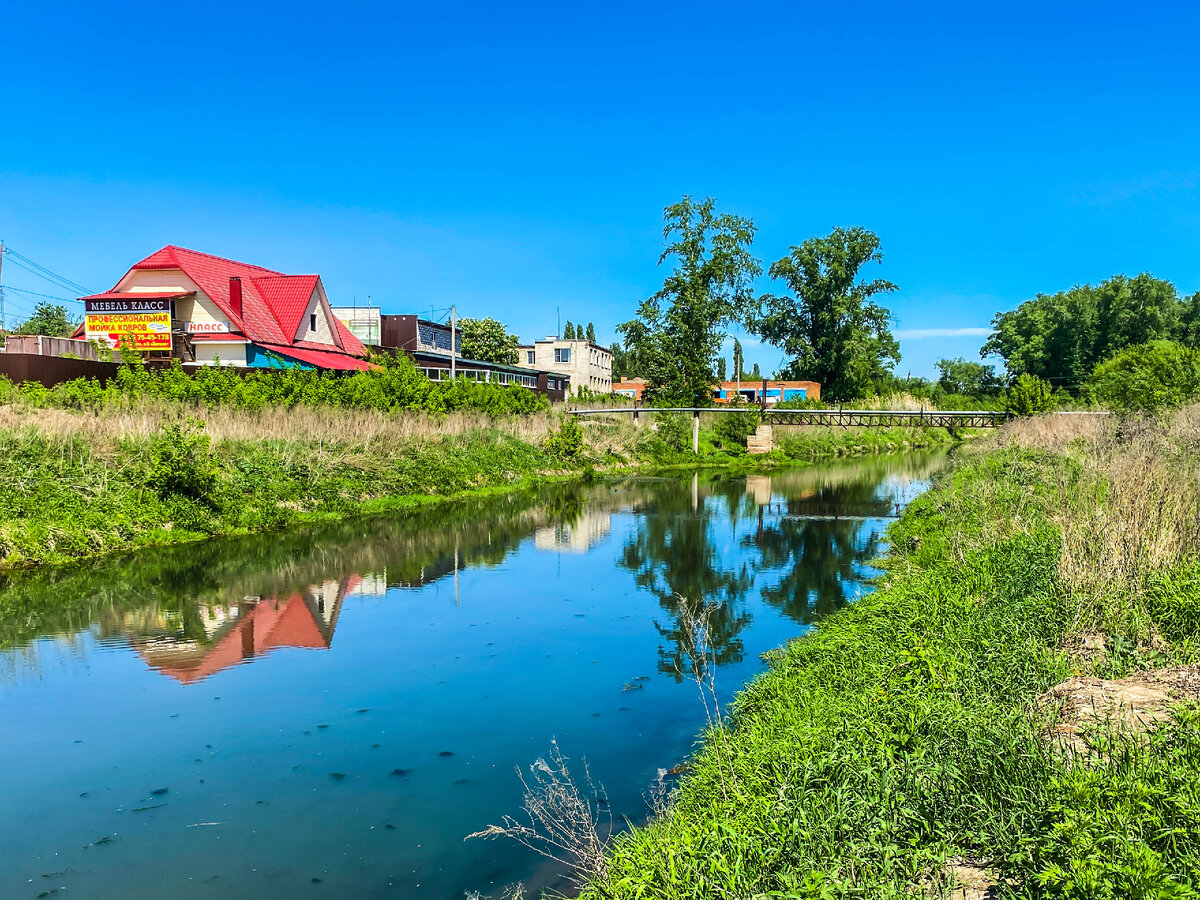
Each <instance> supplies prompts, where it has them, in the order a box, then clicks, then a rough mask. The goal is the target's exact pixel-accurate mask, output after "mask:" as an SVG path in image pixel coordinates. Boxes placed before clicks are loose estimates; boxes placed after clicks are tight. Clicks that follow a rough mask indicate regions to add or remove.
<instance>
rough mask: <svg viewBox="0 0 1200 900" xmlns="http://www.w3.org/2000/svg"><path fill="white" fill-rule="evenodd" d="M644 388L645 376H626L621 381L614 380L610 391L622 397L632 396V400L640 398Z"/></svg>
mask: <svg viewBox="0 0 1200 900" xmlns="http://www.w3.org/2000/svg"><path fill="white" fill-rule="evenodd" d="M645 390H646V379H645V378H626V379H624V380H622V381H614V382H613V385H612V392H613V393H614V394H620V395H621V396H623V397H632V398H633V399H634V400H641V399H642V393H643V392H644V391H645Z"/></svg>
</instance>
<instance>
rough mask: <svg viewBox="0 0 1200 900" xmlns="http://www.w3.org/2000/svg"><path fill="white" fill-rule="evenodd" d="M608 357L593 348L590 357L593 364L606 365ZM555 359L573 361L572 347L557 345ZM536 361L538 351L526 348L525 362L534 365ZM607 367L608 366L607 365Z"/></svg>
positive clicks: (566, 361) (559, 361) (557, 361)
mask: <svg viewBox="0 0 1200 900" xmlns="http://www.w3.org/2000/svg"><path fill="white" fill-rule="evenodd" d="M608 358H609V357H608V356H607V355H605V354H601V353H600V351H599V350H592V351H591V356H590V357H589V359H590V360H591V364H592V365H593V366H601V365H604V363H605V362H607V360H608ZM554 361H555V362H556V363H569V362H570V361H571V348H570V347H555V348H554ZM536 363H537V351H535V350H526V351H525V364H526V365H529V366H532V365H534V364H536ZM605 368H607V366H606V367H605Z"/></svg>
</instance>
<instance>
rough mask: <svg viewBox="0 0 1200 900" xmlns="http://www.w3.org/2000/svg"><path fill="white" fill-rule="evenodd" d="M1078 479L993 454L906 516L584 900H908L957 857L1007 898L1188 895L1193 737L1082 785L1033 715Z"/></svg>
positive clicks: (1009, 454) (1199, 849)
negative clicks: (859, 590) (875, 572)
mask: <svg viewBox="0 0 1200 900" xmlns="http://www.w3.org/2000/svg"><path fill="white" fill-rule="evenodd" d="M1079 477H1080V467H1079V466H1078V464H1076V463H1075V462H1073V461H1072V460H1070V459H1068V458H1066V457H1064V456H1057V455H1054V454H1051V453H1047V452H1042V451H1031V450H1006V451H1001V452H994V453H991V454H988V455H983V456H978V457H976V458H972V459H971V460H970V461H968V462H967V463H965V464H963V465H961V466H960V467H959V468H958V469H957V470H956V471H955V472H954V473H953V475H952V476H951V477H950V478H949V479H948V480H947V481H946V482H945V483H943V484H942V485H940V486H939V487H938V488H937V489H935V490H934V491H932V492H930V493H928V494H926V495H924V496H923V497H921V498H919V499H918V500H917V501H915V502H914V503H913V504H911V505H910V506H909V507H908V510H907V511H906V513H905V515H904V516H903V518H902V520H901V521H900V522H898V523H897V524H896V525H895V526H894V527H893V528H892V530H891V540H892V542H893V552H892V555H891V557H890V559H889V561H888V563H887V576H886V579H885V580H886V584H885V585H884V586H882V587H881V589H880V590H878V591H876V592H875V593H873V594H871V595H869V596H868V597H865V598H864V599H862V600H860V601H858V602H857V603H856V604H854V605H852V606H850V607H848V608H846V609H844V610H842V611H840V612H838V613H836V614H835V615H833V616H832V617H830V618H828V619H826V620H824V621H823V622H822V624H821V625H820V627H819V628H818V629H817V630H816V631H815V632H813V633H812V634H811V635H810V636H809V637H806V638H804V639H802V640H800V641H797V642H794V643H793V644H792V645H790V646H789V647H788V648H787V649H786V650H785V651H783V652H781V653H780V654H778V655H777V657H776V660H775V663H774V665H773V666H772V668H771V669H770V670H769V671H768V672H767V673H765V674H764V675H763V676H761V677H760V678H758V679H757V680H756V681H754V682H753V683H752V684H751V685H750V686H749V687H748V688H747V689H746V690H744V691H743V692H742V693H741V694H740V695H739V698H738V700H737V702H736V704H735V706H734V708H733V711H732V714H731V717H730V721H729V725H728V727H727V728H726V729H725V730H724V733H723V734H722V735H720V739H718V735H717V734H716V733H710V734H709V735H708V736H707V740H706V741H704V743H703V744H702V745H701V747H700V749H699V750H698V752H697V754H696V757H695V760H694V763H695V765H694V768H693V769H692V771H691V772H690V774H689V775H687V776H686V777H685V779H684V781H683V783H682V785H681V787H680V791H679V794H678V796H677V798H676V801H675V803H674V805H673V806H672V807H671V809H670V810H669V811H668V812H667V813H666V814H665V815H663V816H662V817H661V818H660V819H657V820H655V821H652V822H651V823H649V824H648V825H646V826H645V827H642V828H636V829H634V830H632V831H629V832H625V833H623V834H622V835H620V836H618V838H617V839H616V840H615V842H614V845H613V847H612V850H611V862H610V870H609V877H608V879H607V881H606V882H605V883H603V884H601V883H597V884H595V885H594V886H593V887H592V888H591V889H590V891H589V893H588V894H587V896H591V897H630V898H635V897H636V898H663V900H668V898H669V900H677V898H680V900H681V898H712V897H739V898H742V897H822V898H824V897H912V896H914V895H915V896H920V894H921V890H922V888H921V887H920V886H922V885H926V886H929V885H934V886H935V887H930V888H929V889H930V890H934V891H935V892H936V890H937V888H936V884H937V881H938V878H939V875H940V873H941V872H942V871H943V868H942V867H943V863H944V861H945V860H946V859H948V858H949V857H951V856H955V855H966V856H971V857H976V858H981V859H984V860H987V861H988V862H990V863H991V864H993V865H995V866H996V867H997V868H998V869H999V870H1000V872H1001V874H1002V875H1003V876H1004V877H1005V878H1006V879H1010V880H1011V883H1009V884H1006V885H1005V886H1004V888H1003V891H1004V893H1005V894H1006V895H1008V896H1020V897H1077V898H1085V897H1113V898H1116V897H1145V898H1151V897H1152V898H1168V897H1196V896H1197V894H1196V891H1195V889H1194V886H1195V885H1197V884H1200V791H1198V786H1200V777H1198V776H1200V717H1198V716H1197V715H1195V714H1193V713H1189V712H1188V711H1187V710H1184V711H1183V712H1181V713H1180V714H1179V716H1178V720H1177V721H1176V722H1175V723H1174V724H1173V725H1172V726H1170V727H1165V728H1162V729H1160V730H1159V732H1158V733H1157V734H1156V735H1155V736H1154V738H1153V740H1152V741H1151V742H1150V743H1148V744H1145V745H1138V744H1136V743H1129V742H1125V743H1118V744H1116V745H1114V746H1115V747H1116V748H1117V749H1115V750H1114V752H1112V753H1111V754H1109V755H1108V756H1107V757H1105V758H1103V759H1101V760H1099V761H1096V762H1093V763H1092V764H1090V765H1089V766H1078V765H1073V764H1072V763H1071V761H1070V760H1068V759H1066V758H1064V757H1063V755H1062V754H1060V753H1058V752H1055V751H1052V750H1051V749H1049V748H1048V746H1047V745H1046V744H1045V743H1044V742H1043V740H1041V738H1040V737H1039V721H1038V719H1037V717H1036V716H1035V715H1034V714H1033V713H1032V711H1031V710H1032V707H1031V701H1032V700H1033V698H1035V697H1036V696H1037V695H1038V694H1039V693H1041V692H1042V691H1044V690H1045V689H1047V688H1048V687H1050V686H1052V685H1054V684H1055V683H1057V682H1059V681H1061V680H1062V679H1064V678H1065V677H1067V676H1068V675H1070V674H1071V673H1072V663H1071V661H1070V660H1069V659H1068V658H1067V657H1066V656H1065V655H1064V654H1063V653H1061V652H1060V651H1059V650H1058V648H1059V647H1061V646H1062V644H1063V639H1064V637H1065V636H1066V634H1067V632H1068V629H1069V628H1070V627H1071V623H1072V622H1073V621H1074V618H1075V609H1074V608H1073V603H1072V599H1071V596H1070V594H1069V592H1068V591H1067V590H1065V589H1064V586H1063V585H1062V584H1061V583H1060V581H1059V576H1058V572H1057V562H1058V557H1059V552H1060V547H1061V539H1060V535H1059V532H1058V529H1057V527H1056V526H1055V524H1054V522H1053V516H1054V513H1055V512H1056V511H1057V509H1058V508H1059V505H1060V503H1061V496H1062V492H1063V491H1068V492H1069V491H1070V487H1071V485H1072V484H1073V483H1075V482H1076V481H1077V480H1078V479H1079ZM1193 577H1194V576H1193ZM1172 584H1174V585H1175V586H1176V588H1177V587H1178V586H1179V585H1181V584H1182V585H1184V592H1185V593H1186V591H1187V590H1190V588H1187V587H1186V586H1187V585H1190V584H1193V582H1192V581H1189V580H1188V579H1186V578H1184V579H1182V580H1179V579H1176V581H1175V582H1172ZM1163 590H1165V591H1168V592H1170V590H1172V588H1171V587H1170V586H1168V587H1164V588H1163ZM1175 593H1176V594H1178V593H1179V591H1178V590H1176V591H1175ZM1156 602H1157V603H1158V604H1159V608H1167V607H1165V606H1163V603H1164V601H1163V600H1162V599H1161V598H1160V599H1159V600H1158V601H1156ZM1176 605H1179V604H1176ZM1193 608H1194V607H1193ZM1172 609H1173V607H1172ZM1189 615H1190V614H1189ZM1172 616H1173V619H1172V621H1173V622H1175V623H1177V625H1178V627H1183V628H1186V627H1191V626H1192V625H1193V624H1194V620H1192V619H1190V618H1188V617H1187V616H1184V615H1183V614H1181V613H1179V612H1178V610H1176V611H1175V612H1173V613H1172ZM1180 658H1181V656H1180V653H1178V652H1177V653H1176V655H1175V660H1176V661H1178V660H1179V659H1180ZM946 888H947V886H946V885H944V884H943V885H942V887H941V889H942V890H945V889H946Z"/></svg>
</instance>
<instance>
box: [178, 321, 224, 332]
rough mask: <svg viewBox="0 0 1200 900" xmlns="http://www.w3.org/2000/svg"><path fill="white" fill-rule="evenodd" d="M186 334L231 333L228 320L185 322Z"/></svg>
mask: <svg viewBox="0 0 1200 900" xmlns="http://www.w3.org/2000/svg"><path fill="white" fill-rule="evenodd" d="M183 330H184V333H186V334H229V323H228V322H184V323H183Z"/></svg>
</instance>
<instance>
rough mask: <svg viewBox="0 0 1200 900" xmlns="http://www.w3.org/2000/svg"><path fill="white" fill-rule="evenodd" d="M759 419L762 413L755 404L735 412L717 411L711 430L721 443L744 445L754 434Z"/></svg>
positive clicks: (736, 445)
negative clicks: (714, 423)
mask: <svg viewBox="0 0 1200 900" xmlns="http://www.w3.org/2000/svg"><path fill="white" fill-rule="evenodd" d="M761 420H762V413H761V411H760V410H759V408H758V407H757V406H751V407H743V408H740V409H738V410H737V411H736V412H723V413H719V414H718V415H717V422H716V425H715V426H714V428H713V430H714V431H715V432H716V435H717V438H718V439H719V440H720V441H721V443H722V444H724V445H726V446H735V447H745V446H746V440H747V438H749V437H750V435H752V434H754V432H755V430H756V429H757V428H758V423H759V422H760V421H761Z"/></svg>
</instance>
